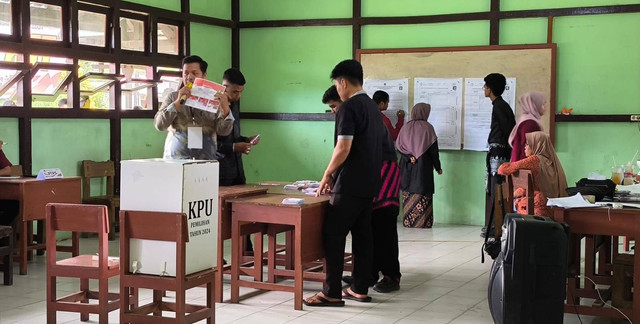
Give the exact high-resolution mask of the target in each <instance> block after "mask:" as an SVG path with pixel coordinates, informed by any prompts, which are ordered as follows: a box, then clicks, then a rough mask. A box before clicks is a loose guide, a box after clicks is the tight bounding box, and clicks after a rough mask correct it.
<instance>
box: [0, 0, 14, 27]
mask: <svg viewBox="0 0 640 324" xmlns="http://www.w3.org/2000/svg"><path fill="white" fill-rule="evenodd" d="M12 21H13V20H12V19H11V0H0V34H4V35H11V34H13V33H12V31H11V29H12V24H11V22H12Z"/></svg>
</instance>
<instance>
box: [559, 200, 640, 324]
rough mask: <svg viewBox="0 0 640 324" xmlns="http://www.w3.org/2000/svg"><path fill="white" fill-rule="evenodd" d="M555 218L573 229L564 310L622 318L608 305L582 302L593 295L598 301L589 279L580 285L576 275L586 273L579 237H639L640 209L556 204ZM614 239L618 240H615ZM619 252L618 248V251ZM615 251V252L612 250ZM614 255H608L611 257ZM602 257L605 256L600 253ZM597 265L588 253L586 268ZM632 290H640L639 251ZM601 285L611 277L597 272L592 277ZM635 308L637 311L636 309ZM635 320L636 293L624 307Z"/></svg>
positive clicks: (639, 305)
mask: <svg viewBox="0 0 640 324" xmlns="http://www.w3.org/2000/svg"><path fill="white" fill-rule="evenodd" d="M552 211H553V217H552V218H553V219H554V220H555V221H557V222H566V223H567V224H568V225H569V228H570V231H571V237H570V240H569V244H570V248H569V251H570V255H569V264H570V266H569V279H568V284H567V299H566V304H565V308H564V311H565V313H576V312H578V313H579V314H581V315H582V314H586V315H594V316H606V317H613V318H623V316H622V315H621V314H620V313H618V312H617V311H616V310H614V309H611V308H605V307H591V306H586V305H580V298H593V299H596V300H599V297H598V294H597V291H596V290H595V287H593V285H592V284H591V282H589V281H585V284H584V285H583V286H582V287H581V285H580V279H579V278H576V277H575V275H578V274H579V275H584V274H582V273H581V270H580V247H581V246H580V240H581V235H583V234H587V235H589V234H590V235H603V236H630V237H635V238H638V237H640V210H639V209H634V208H624V209H608V208H573V209H563V208H558V207H553V208H552ZM614 241H615V240H614ZM617 248H618V247H617V245H614V249H617ZM616 251H617V250H616ZM613 254H615V251H614V252H613ZM611 257H612V256H609V258H611ZM601 258H602V256H601ZM594 265H595V258H594V257H593V255H589V253H587V255H586V256H585V268H592V267H593V266H594ZM633 266H634V274H633V291H635V292H639V291H640V253H638V251H636V253H635V256H634V262H633ZM591 279H594V280H595V281H596V283H598V284H609V285H610V284H611V278H610V277H607V276H605V275H603V274H602V273H600V274H598V277H597V278H591ZM634 310H635V311H634ZM621 311H622V312H624V313H625V314H626V315H627V316H629V318H631V320H632V321H633V322H634V323H640V296H639V295H638V294H634V298H633V306H632V309H621Z"/></svg>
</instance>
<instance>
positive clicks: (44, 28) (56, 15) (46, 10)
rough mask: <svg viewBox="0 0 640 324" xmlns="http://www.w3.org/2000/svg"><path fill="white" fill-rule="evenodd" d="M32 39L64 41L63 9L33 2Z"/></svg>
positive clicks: (31, 8) (31, 7) (31, 6)
mask: <svg viewBox="0 0 640 324" xmlns="http://www.w3.org/2000/svg"><path fill="white" fill-rule="evenodd" d="M30 13H31V38H32V39H44V40H51V41H61V40H62V7H60V6H54V5H50V4H44V3H40V2H33V1H32V2H31V5H30Z"/></svg>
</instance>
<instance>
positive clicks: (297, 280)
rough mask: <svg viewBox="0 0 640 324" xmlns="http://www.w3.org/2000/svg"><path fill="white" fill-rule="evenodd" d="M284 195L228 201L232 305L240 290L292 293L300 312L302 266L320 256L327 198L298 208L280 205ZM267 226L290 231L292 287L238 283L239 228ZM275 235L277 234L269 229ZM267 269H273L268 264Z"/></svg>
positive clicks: (252, 282) (308, 200)
mask: <svg viewBox="0 0 640 324" xmlns="http://www.w3.org/2000/svg"><path fill="white" fill-rule="evenodd" d="M283 197H284V196H283V195H280V194H277V195H274V194H269V195H265V196H260V197H252V198H241V199H233V200H228V201H230V202H231V204H232V227H231V232H232V235H231V236H232V238H231V253H232V259H231V302H232V303H237V302H238V301H239V292H240V287H241V286H242V287H251V288H257V289H265V290H277V291H289V292H293V293H294V309H296V310H301V309H302V288H303V270H304V268H303V266H304V265H305V264H307V263H311V262H313V261H316V260H318V259H320V258H322V257H323V249H322V224H323V221H324V217H325V214H326V211H327V208H328V205H329V196H321V197H311V196H307V197H305V198H304V199H305V202H304V204H303V205H300V206H293V205H283V204H282V199H283ZM254 224H268V226H269V227H270V228H271V229H273V228H276V227H280V228H284V229H286V230H290V229H293V264H294V269H293V271H294V285H293V287H292V286H288V285H283V284H277V283H270V282H255V281H244V280H240V264H239V261H240V258H241V256H242V250H241V248H240V243H241V242H240V239H241V228H242V227H243V226H245V225H254ZM269 232H270V233H271V234H274V235H275V232H276V231H273V230H269ZM269 266H270V267H273V266H275V265H274V264H272V263H270V264H269Z"/></svg>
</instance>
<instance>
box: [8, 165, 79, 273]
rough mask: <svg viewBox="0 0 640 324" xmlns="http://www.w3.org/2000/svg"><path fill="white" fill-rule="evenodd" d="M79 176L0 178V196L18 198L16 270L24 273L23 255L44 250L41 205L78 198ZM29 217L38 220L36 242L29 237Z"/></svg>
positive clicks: (76, 202)
mask: <svg viewBox="0 0 640 324" xmlns="http://www.w3.org/2000/svg"><path fill="white" fill-rule="evenodd" d="M81 186H82V184H81V178H80V177H69V178H61V179H49V180H36V179H35V178H18V179H15V178H11V179H6V178H5V179H2V178H0V199H5V200H17V201H18V202H19V211H18V213H19V217H20V218H19V220H18V229H17V232H18V234H19V235H20V242H19V245H18V261H19V263H20V274H21V275H26V274H27V256H28V255H31V251H33V250H45V249H46V244H45V242H46V239H45V234H44V231H43V229H44V225H43V222H44V220H45V219H46V210H45V206H46V205H47V204H48V203H75V204H79V203H81V202H82V196H81V195H82V189H81ZM33 221H42V223H39V224H38V234H37V235H38V236H39V239H38V240H37V241H38V244H33V242H29V241H31V239H30V238H31V237H32V231H33Z"/></svg>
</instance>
